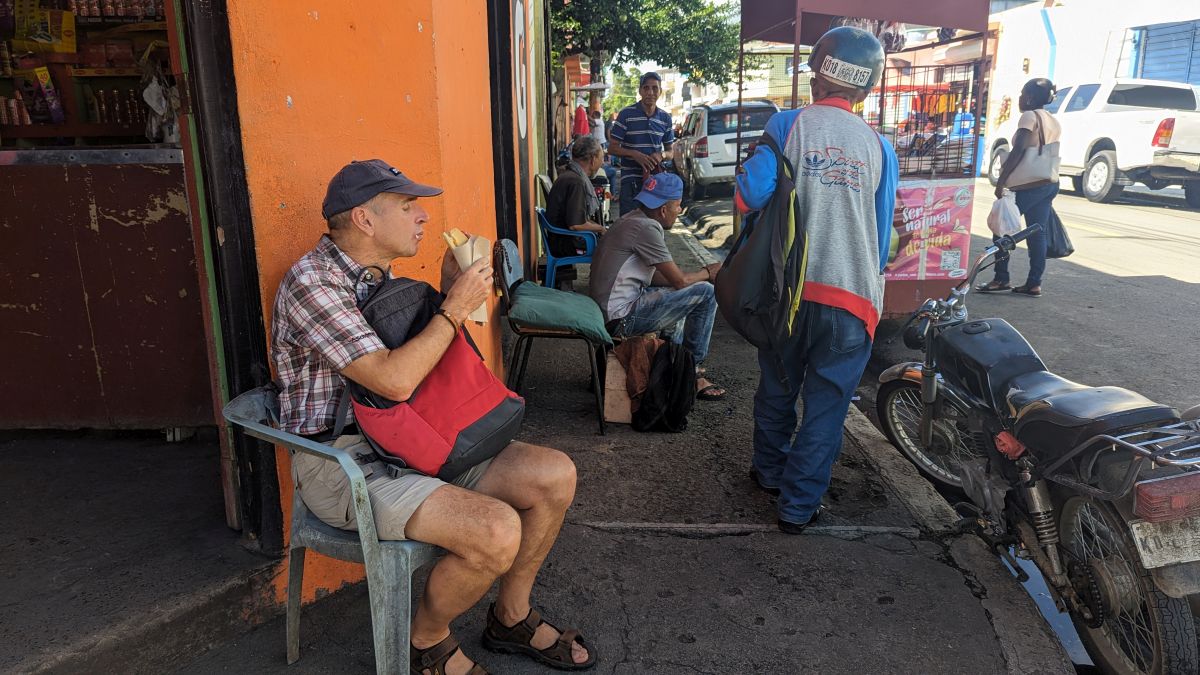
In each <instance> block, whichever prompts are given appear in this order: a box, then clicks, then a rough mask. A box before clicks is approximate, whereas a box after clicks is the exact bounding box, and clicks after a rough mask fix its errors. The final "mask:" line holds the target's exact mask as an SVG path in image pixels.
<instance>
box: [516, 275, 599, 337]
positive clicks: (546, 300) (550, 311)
mask: <svg viewBox="0 0 1200 675" xmlns="http://www.w3.org/2000/svg"><path fill="white" fill-rule="evenodd" d="M508 316H509V318H510V319H512V320H513V321H514V322H516V323H517V324H518V325H520V326H523V327H527V328H547V329H558V330H570V331H573V332H575V333H579V334H580V335H583V336H584V337H586V338H587V339H588V340H590V341H592V342H593V343H596V344H606V345H610V344H612V337H610V336H609V334H608V331H607V330H606V329H605V328H604V315H603V314H601V313H600V307H598V306H597V305H596V301H594V300H592V299H591V298H590V297H588V296H586V295H580V294H578V293H568V292H567V291H558V290H555V289H553V288H546V287H545V286H538V285H537V284H534V283H530V282H525V283H521V284H518V285H517V288H516V289H515V290H514V291H513V294H512V306H511V307H509V308H508Z"/></svg>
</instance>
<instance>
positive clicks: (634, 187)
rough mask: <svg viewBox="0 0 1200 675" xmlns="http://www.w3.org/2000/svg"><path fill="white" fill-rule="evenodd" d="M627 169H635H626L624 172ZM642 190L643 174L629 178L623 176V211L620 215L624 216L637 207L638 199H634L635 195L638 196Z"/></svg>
mask: <svg viewBox="0 0 1200 675" xmlns="http://www.w3.org/2000/svg"><path fill="white" fill-rule="evenodd" d="M626 171H633V169H624V170H623V171H622V173H624V172H626ZM641 191H642V177H641V176H638V177H636V178H629V179H626V178H625V176H621V193H620V194H621V213H619V214H617V215H618V216H623V215H625V214H626V213H629V212H630V211H632V210H634V209H636V208H637V201H635V200H634V197H636V196H637V194H638V193H639V192H641Z"/></svg>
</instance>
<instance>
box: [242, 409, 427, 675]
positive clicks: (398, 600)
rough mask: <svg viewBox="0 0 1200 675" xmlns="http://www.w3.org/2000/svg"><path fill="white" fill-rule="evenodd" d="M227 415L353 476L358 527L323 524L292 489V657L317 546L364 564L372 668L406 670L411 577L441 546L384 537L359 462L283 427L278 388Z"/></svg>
mask: <svg viewBox="0 0 1200 675" xmlns="http://www.w3.org/2000/svg"><path fill="white" fill-rule="evenodd" d="M223 414H224V415H225V419H226V420H229V422H231V423H233V424H236V425H238V426H240V427H242V428H243V429H245V430H246V433H248V434H249V435H251V436H254V437H255V438H260V439H262V440H264V441H267V442H268V443H274V444H276V445H282V446H284V447H286V448H287V449H288V450H290V451H291V452H292V454H293V455H294V454H295V453H297V452H305V453H308V454H310V455H316V456H317V457H321V458H324V459H326V460H328V461H330V462H337V464H338V465H339V466H340V467H341V468H342V471H343V472H345V474H346V476H347V477H348V478H349V479H350V495H351V503H353V504H354V515H355V516H356V518H357V521H358V532H350V531H347V530H341V529H338V528H336V527H331V526H330V525H326V524H325V523H324V522H322V521H321V519H319V518H317V517H316V516H314V515H313V514H312V512H310V511H309V510H308V507H306V506H305V505H304V500H303V499H301V497H300V490H299V488H295V489H293V491H292V537H291V547H290V548H291V552H290V554H289V556H288V598H287V662H288V664H289V665H291V664H293V663H295V662H296V661H298V660H299V659H300V601H301V595H300V591H301V588H302V587H303V581H304V553H305V551H306V550H307V549H310V548H311V549H312V550H314V551H316V552H317V553H320V554H321V555H326V556H329V557H331V558H337V559H338V560H349V561H352V562H358V563H363V564H364V565H365V566H366V570H367V591H368V594H369V595H370V597H371V630H372V633H373V634H374V638H375V671H376V672H377V673H379V674H380V675H384V674H387V675H393V674H399V673H407V672H409V664H408V658H409V654H408V648H409V630H410V623H411V621H412V576H413V573H415V572H416V571H417V570H418V569H419V568H420V567H422V566H423V565H425V564H427V563H429V562H432V561H433V560H435V559H436V558H437V557H438V556H439V555H440V554H441V549H439V548H438V547H436V546H433V545H430V544H423V543H420V542H415V541H380V540H379V539H378V537H377V535H376V533H375V517H374V515H373V514H372V513H371V499H370V497H369V496H368V495H367V481H366V479H364V478H363V473H362V469H361V468H360V467H359V466H358V464H357V463H356V462H355V461H354V458H353V457H351V456H350V454H349V453H347V452H346V451H344V450H340V449H338V448H334V447H332V446H329V445H322V444H321V443H317V442H316V441H311V440H309V439H307V438H303V437H301V436H296V435H294V434H289V433H286V432H283V431H280V430H279V429H277V428H276V427H275V425H277V424H278V423H279V401H278V398H277V396H276V393H275V390H274V388H273V387H259V388H257V389H254V390H251V391H248V392H246V393H244V394H242V395H240V396H238V397H237V398H235V399H233V400H232V401H230V402H229V404H228V405H226V406H225V409H224V411H223Z"/></svg>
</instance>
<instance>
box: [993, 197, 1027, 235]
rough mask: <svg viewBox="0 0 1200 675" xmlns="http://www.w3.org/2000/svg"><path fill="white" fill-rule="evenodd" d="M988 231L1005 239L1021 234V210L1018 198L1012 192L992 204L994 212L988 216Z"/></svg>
mask: <svg viewBox="0 0 1200 675" xmlns="http://www.w3.org/2000/svg"><path fill="white" fill-rule="evenodd" d="M987 224H988V229H990V230H991V231H992V234H993V235H995V236H997V237H1005V236H1009V235H1013V234H1016V233H1018V232H1020V231H1021V230H1022V229H1024V228H1022V227H1021V210H1020V209H1018V208H1017V198H1016V197H1015V196H1014V195H1013V193H1011V192H1006V193H1005V194H1004V196H1003V197H1001V198H999V199H997V200H996V201H995V202H993V203H992V211H991V213H989V214H988V219H987Z"/></svg>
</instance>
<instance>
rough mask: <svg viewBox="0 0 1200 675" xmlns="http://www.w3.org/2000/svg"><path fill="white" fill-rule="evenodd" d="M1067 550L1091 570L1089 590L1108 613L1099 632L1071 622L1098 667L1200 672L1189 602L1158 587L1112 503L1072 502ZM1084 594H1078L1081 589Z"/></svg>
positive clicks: (1064, 525)
mask: <svg viewBox="0 0 1200 675" xmlns="http://www.w3.org/2000/svg"><path fill="white" fill-rule="evenodd" d="M1059 537H1060V539H1061V542H1062V544H1061V545H1062V547H1063V548H1064V549H1066V550H1067V551H1069V553H1070V554H1071V555H1073V556H1074V558H1075V559H1076V560H1077V561H1078V562H1079V563H1080V564H1083V565H1085V566H1087V569H1088V570H1089V571H1090V573H1091V574H1090V577H1091V579H1090V581H1091V582H1092V583H1091V584H1090V585H1091V587H1092V590H1091V591H1090V592H1092V593H1095V594H1098V596H1099V597H1098V598H1096V599H1097V600H1098V601H1099V602H1098V603H1094V604H1099V605H1100V606H1101V607H1103V612H1104V620H1103V622H1102V623H1101V624H1100V626H1099V627H1097V628H1093V627H1091V626H1089V625H1088V622H1087V621H1086V620H1084V619H1083V618H1081V617H1077V616H1076V615H1075V614H1074V613H1072V614H1071V621H1072V623H1074V624H1075V628H1076V630H1078V631H1079V637H1080V639H1082V640H1083V643H1084V645H1085V646H1086V647H1087V650H1088V653H1089V654H1090V655H1091V657H1092V660H1093V661H1095V663H1096V665H1097V666H1098V667H1099V668H1100V669H1101V670H1102V671H1103V672H1105V673H1109V674H1111V675H1118V674H1120V675H1125V674H1127V673H1145V674H1146V675H1176V674H1179V675H1182V674H1183V673H1195V672H1197V668H1198V667H1200V666H1198V665H1197V664H1198V662H1200V661H1198V659H1200V657H1198V656H1197V645H1196V626H1195V623H1194V621H1193V619H1192V613H1191V609H1190V607H1189V606H1188V602H1187V600H1186V599H1182V598H1172V597H1169V596H1167V595H1166V594H1164V593H1163V592H1162V591H1160V590H1158V588H1157V587H1156V586H1155V585H1154V579H1153V578H1152V577H1151V575H1150V572H1148V571H1147V570H1146V569H1145V568H1144V567H1142V564H1141V560H1140V558H1139V556H1138V553H1137V549H1136V548H1135V546H1134V544H1133V541H1132V539H1130V535H1129V526H1128V525H1127V524H1126V523H1125V522H1124V520H1122V518H1121V517H1120V515H1118V514H1117V512H1116V511H1115V510H1114V509H1113V508H1112V507H1111V506H1110V505H1108V504H1106V503H1104V502H1101V501H1098V500H1095V499H1092V498H1090V497H1081V496H1073V497H1070V498H1069V499H1067V500H1066V502H1064V503H1063V505H1062V508H1061V511H1060V516H1059ZM1077 590H1080V589H1077Z"/></svg>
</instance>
